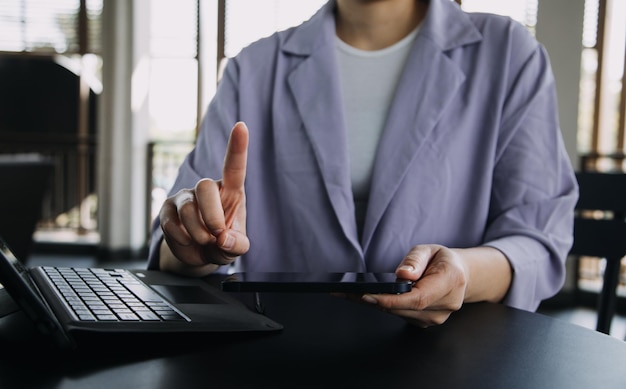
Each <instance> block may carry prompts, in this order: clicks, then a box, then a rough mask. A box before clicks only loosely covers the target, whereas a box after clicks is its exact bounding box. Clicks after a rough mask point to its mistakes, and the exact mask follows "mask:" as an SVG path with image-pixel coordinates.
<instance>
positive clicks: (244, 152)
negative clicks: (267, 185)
mask: <svg viewBox="0 0 626 389" xmlns="http://www.w3.org/2000/svg"><path fill="white" fill-rule="evenodd" d="M247 160H248V127H247V126H246V124H245V123H244V122H237V123H236V124H235V126H234V127H233V130H232V131H231V133H230V138H229V139H228V147H227V148H226V156H225V157H224V167H223V170H222V183H223V186H224V189H233V190H238V189H241V188H243V185H244V181H245V179H246V163H247Z"/></svg>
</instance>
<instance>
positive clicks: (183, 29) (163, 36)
mask: <svg viewBox="0 0 626 389" xmlns="http://www.w3.org/2000/svg"><path fill="white" fill-rule="evenodd" d="M150 12H151V29H150V38H151V44H150V52H151V53H152V56H153V57H169V58H171V57H186V58H190V57H195V56H196V53H197V48H196V37H197V10H196V1H195V0H177V1H175V2H173V1H169V0H156V1H152V2H150Z"/></svg>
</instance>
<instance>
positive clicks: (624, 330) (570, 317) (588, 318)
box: [27, 254, 626, 340]
mask: <svg viewBox="0 0 626 389" xmlns="http://www.w3.org/2000/svg"><path fill="white" fill-rule="evenodd" d="M27 264H28V266H38V265H55V266H88V267H103V266H106V267H120V268H134V269H143V268H144V267H145V261H144V260H133V261H119V262H107V263H102V262H98V261H97V260H96V258H94V257H91V256H85V255H63V254H46V255H41V254H35V255H32V256H31V257H30V259H29V260H28V263H27ZM540 313H543V314H545V315H548V316H552V317H555V318H557V319H559V320H565V321H568V322H571V323H574V324H576V325H580V326H583V327H586V328H591V329H594V328H595V324H596V314H595V311H594V310H593V309H591V308H585V307H580V308H573V309H570V308H567V309H557V308H550V309H540ZM611 336H614V337H616V338H618V339H621V340H624V339H626V316H623V315H618V316H616V317H615V318H614V320H613V323H612V325H611Z"/></svg>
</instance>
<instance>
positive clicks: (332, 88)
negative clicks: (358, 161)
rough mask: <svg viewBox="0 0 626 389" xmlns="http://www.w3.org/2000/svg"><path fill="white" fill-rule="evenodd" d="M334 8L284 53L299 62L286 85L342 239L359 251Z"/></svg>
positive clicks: (330, 5) (300, 32) (299, 36)
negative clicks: (342, 235)
mask: <svg viewBox="0 0 626 389" xmlns="http://www.w3.org/2000/svg"><path fill="white" fill-rule="evenodd" d="M333 7H334V5H333V3H332V2H330V3H329V4H327V5H326V6H325V9H324V10H322V11H321V12H326V14H325V15H324V17H321V18H317V19H316V20H315V21H314V23H310V24H309V26H308V27H309V28H307V29H301V30H299V31H298V34H297V35H294V36H293V37H292V38H293V39H290V40H289V41H288V42H287V43H286V44H285V47H284V51H286V52H289V53H290V54H291V55H294V54H297V55H300V56H302V57H303V59H302V62H301V63H299V64H298V65H297V66H296V67H295V69H294V70H293V71H292V72H291V73H290V74H289V76H288V84H289V88H290V89H291V92H292V94H293V96H294V99H295V103H296V106H297V108H298V111H299V113H300V116H301V118H302V121H303V124H304V131H306V134H307V136H308V138H309V140H310V142H311V145H312V147H313V150H314V152H315V157H316V162H317V165H318V167H319V171H320V172H321V174H322V177H323V180H324V184H325V189H326V195H327V196H328V198H329V200H330V203H331V204H332V208H333V210H334V213H335V214H336V217H337V219H338V221H339V223H340V224H341V227H342V229H343V231H344V233H345V235H346V237H347V238H348V239H349V240H350V241H351V243H352V244H353V245H354V246H355V247H356V248H358V250H359V251H360V244H359V242H358V239H357V231H356V223H355V220H354V201H353V198H352V188H351V184H350V170H349V169H350V165H349V158H348V151H347V150H348V147H347V138H346V136H347V135H346V133H347V131H346V128H345V119H344V114H343V101H342V98H341V89H340V85H341V84H340V80H339V74H338V71H337V63H336V61H337V60H336V54H335V42H334V39H335V23H334V18H333V15H332V9H333Z"/></svg>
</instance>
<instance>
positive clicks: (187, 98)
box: [149, 58, 198, 141]
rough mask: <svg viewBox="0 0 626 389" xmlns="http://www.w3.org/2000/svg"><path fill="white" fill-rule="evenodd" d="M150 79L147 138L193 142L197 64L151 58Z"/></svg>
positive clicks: (190, 60)
mask: <svg viewBox="0 0 626 389" xmlns="http://www.w3.org/2000/svg"><path fill="white" fill-rule="evenodd" d="M150 78H151V83H150V100H149V107H150V108H149V109H150V118H151V126H150V127H151V128H150V137H151V138H152V139H161V140H163V139H175V140H180V141H183V140H190V141H193V139H194V136H195V129H196V110H197V106H196V105H197V97H198V96H197V95H198V92H197V88H198V62H197V61H196V60H195V59H192V58H189V59H173V58H170V59H164V58H161V59H153V60H152V64H151V76H150Z"/></svg>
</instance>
